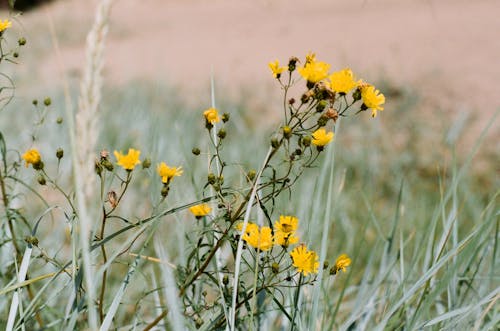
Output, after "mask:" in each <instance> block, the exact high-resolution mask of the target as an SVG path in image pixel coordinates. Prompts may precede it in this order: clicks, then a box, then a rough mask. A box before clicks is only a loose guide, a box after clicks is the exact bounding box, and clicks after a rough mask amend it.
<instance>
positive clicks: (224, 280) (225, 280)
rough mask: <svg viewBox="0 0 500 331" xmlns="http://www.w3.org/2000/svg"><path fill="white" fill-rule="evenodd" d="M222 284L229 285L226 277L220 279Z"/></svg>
mask: <svg viewBox="0 0 500 331" xmlns="http://www.w3.org/2000/svg"><path fill="white" fill-rule="evenodd" d="M222 284H224V285H227V284H229V277H228V276H227V275H224V277H222Z"/></svg>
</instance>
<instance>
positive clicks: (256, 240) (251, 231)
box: [236, 222, 273, 252]
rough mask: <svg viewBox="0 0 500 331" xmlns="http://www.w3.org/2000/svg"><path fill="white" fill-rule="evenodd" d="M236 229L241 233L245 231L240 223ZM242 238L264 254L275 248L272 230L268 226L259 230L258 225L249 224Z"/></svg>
mask: <svg viewBox="0 0 500 331" xmlns="http://www.w3.org/2000/svg"><path fill="white" fill-rule="evenodd" d="M236 228H237V229H238V230H239V231H241V230H242V229H243V223H239V224H238V225H237V226H236ZM241 238H242V239H243V240H245V241H246V242H247V244H249V245H250V246H252V247H254V248H257V249H259V250H260V251H263V252H264V251H267V250H269V249H271V248H272V247H273V234H272V230H271V228H270V227H268V226H263V227H262V228H259V226H258V225H257V224H254V223H250V222H249V223H248V224H247V227H246V229H245V233H244V234H243V237H241Z"/></svg>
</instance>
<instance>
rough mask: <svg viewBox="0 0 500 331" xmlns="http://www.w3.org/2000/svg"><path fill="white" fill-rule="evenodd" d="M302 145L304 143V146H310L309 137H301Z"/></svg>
mask: <svg viewBox="0 0 500 331" xmlns="http://www.w3.org/2000/svg"><path fill="white" fill-rule="evenodd" d="M302 145H304V146H305V147H308V146H310V145H311V137H309V136H305V137H304V138H302Z"/></svg>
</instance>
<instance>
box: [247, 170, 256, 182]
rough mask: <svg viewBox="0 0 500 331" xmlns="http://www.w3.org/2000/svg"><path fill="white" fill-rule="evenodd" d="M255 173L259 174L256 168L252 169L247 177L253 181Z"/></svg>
mask: <svg viewBox="0 0 500 331" xmlns="http://www.w3.org/2000/svg"><path fill="white" fill-rule="evenodd" d="M255 175H257V173H256V172H255V170H253V169H252V170H250V171H249V172H248V173H247V178H248V180H249V181H253V180H254V179H255Z"/></svg>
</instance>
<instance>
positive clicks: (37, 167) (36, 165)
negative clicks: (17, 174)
mask: <svg viewBox="0 0 500 331" xmlns="http://www.w3.org/2000/svg"><path fill="white" fill-rule="evenodd" d="M43 166H44V164H43V162H42V161H40V162H37V163H33V169H35V170H43ZM42 185H43V184H42Z"/></svg>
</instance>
